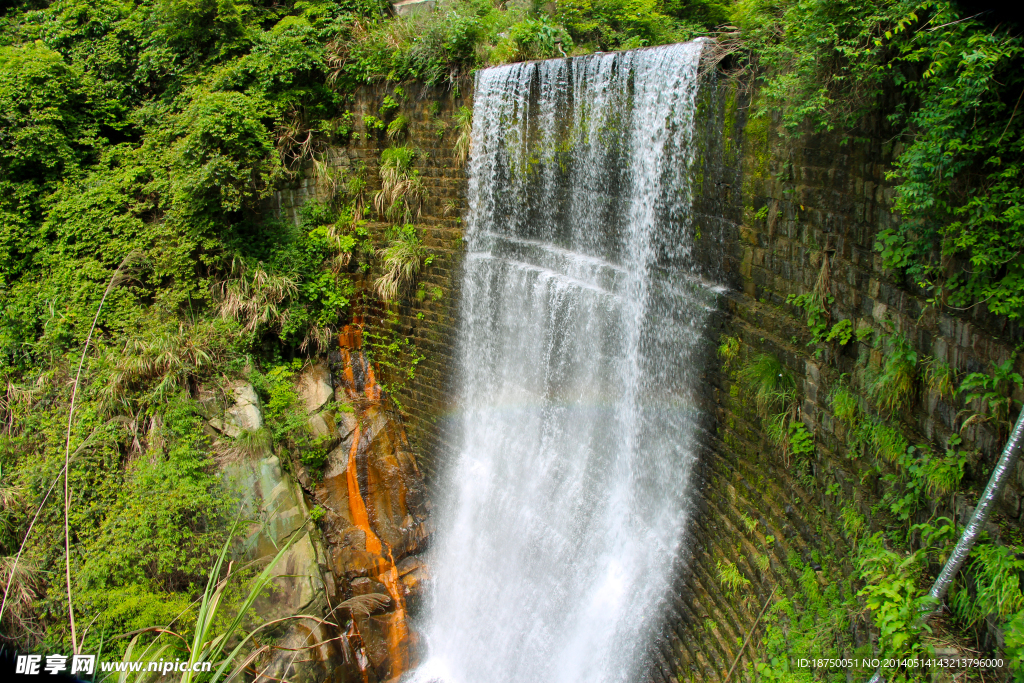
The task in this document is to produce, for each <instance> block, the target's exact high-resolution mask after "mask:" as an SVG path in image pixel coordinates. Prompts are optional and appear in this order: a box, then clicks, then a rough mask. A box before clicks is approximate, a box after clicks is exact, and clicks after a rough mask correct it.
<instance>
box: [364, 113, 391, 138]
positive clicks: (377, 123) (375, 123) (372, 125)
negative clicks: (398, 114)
mask: <svg viewBox="0 0 1024 683" xmlns="http://www.w3.org/2000/svg"><path fill="white" fill-rule="evenodd" d="M363 126H365V127H366V131H367V132H368V133H376V132H377V131H381V130H384V129H385V128H386V125H385V123H384V122H383V121H381V120H380V119H378V118H377V117H376V116H374V115H373V114H367V115H366V116H364V117H363Z"/></svg>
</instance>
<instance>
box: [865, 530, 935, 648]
mask: <svg viewBox="0 0 1024 683" xmlns="http://www.w3.org/2000/svg"><path fill="white" fill-rule="evenodd" d="M923 556H924V552H923V550H919V551H917V552H915V553H912V554H911V555H909V556H907V557H903V556H901V555H899V554H898V553H896V552H893V551H891V550H888V549H887V548H886V547H885V546H884V544H883V542H882V536H881V534H875V535H874V536H872V537H871V538H870V539H868V540H867V541H866V542H865V543H863V544H862V545H861V548H860V554H859V556H858V558H857V566H858V571H859V573H860V578H861V579H862V580H863V581H864V582H865V585H864V588H862V589H861V590H860V592H859V593H858V595H860V596H862V597H863V598H864V600H865V605H866V606H867V608H868V609H869V610H871V617H872V620H873V621H874V623H875V626H876V627H877V628H878V633H879V640H878V647H879V650H880V651H881V652H883V653H884V654H885V656H886V657H895V658H905V657H914V656H922V655H925V654H926V651H925V650H924V647H923V645H922V644H921V643H920V641H919V639H918V636H919V633H920V631H921V629H922V628H923V629H925V630H928V631H930V627H928V626H927V624H923V623H922V621H921V619H920V614H921V611H922V609H923V608H925V607H927V606H929V605H931V604H933V603H934V600H933V599H932V598H931V597H930V596H928V594H927V591H925V590H924V589H923V588H922V587H920V584H921V581H920V578H921V572H922V561H923Z"/></svg>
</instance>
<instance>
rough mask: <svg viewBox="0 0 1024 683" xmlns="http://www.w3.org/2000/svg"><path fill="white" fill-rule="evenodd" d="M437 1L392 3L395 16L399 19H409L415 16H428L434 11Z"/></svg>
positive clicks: (414, 0) (408, 0) (423, 0)
mask: <svg viewBox="0 0 1024 683" xmlns="http://www.w3.org/2000/svg"><path fill="white" fill-rule="evenodd" d="M435 5H437V0H401V2H395V3H392V4H391V6H392V7H393V8H394V10H395V15H396V16H399V17H410V16H413V15H415V14H430V13H431V12H433V11H434V6H435Z"/></svg>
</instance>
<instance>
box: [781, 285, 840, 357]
mask: <svg viewBox="0 0 1024 683" xmlns="http://www.w3.org/2000/svg"><path fill="white" fill-rule="evenodd" d="M834 301H835V297H834V296H832V295H831V294H829V295H827V296H825V297H822V296H821V295H819V294H818V293H817V292H808V293H806V294H790V295H789V296H788V297H786V303H787V304H792V305H794V306H796V307H797V308H801V309H803V310H804V312H805V313H806V314H807V327H808V329H810V331H811V341H810V342H808V346H813V345H814V344H820V343H822V342H823V341H825V340H826V339H827V338H828V337H829V325H828V323H829V313H828V310H827V308H826V307H827V306H830V305H831V304H832V303H833V302H834ZM829 341H831V339H829Z"/></svg>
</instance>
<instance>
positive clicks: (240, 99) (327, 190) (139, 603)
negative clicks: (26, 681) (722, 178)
mask: <svg viewBox="0 0 1024 683" xmlns="http://www.w3.org/2000/svg"><path fill="white" fill-rule="evenodd" d="M3 8H4V9H2V10H0V307H2V309H3V313H2V315H0V383H2V386H3V388H4V393H3V396H2V398H0V417H2V421H3V428H2V433H0V494H2V495H0V506H2V509H0V579H3V584H4V585H6V584H7V583H8V580H10V582H11V585H12V589H11V591H10V593H9V594H8V598H9V599H8V600H7V601H6V603H5V605H4V607H3V612H2V614H0V631H2V632H3V634H4V637H5V638H7V639H10V640H13V641H14V642H17V643H18V644H19V645H21V646H23V647H32V648H35V647H38V648H41V649H47V651H63V652H70V651H71V647H70V641H69V638H70V624H69V618H68V595H67V588H68V584H70V587H71V591H72V594H73V595H72V602H73V605H74V610H75V615H76V620H77V622H78V625H79V626H78V633H77V636H78V639H79V641H81V640H82V639H83V638H85V639H86V641H87V644H88V645H87V649H89V648H91V649H93V650H95V649H96V648H97V647H98V643H99V640H100V639H102V638H106V639H107V640H106V641H105V642H107V648H108V651H118V650H123V649H124V647H126V646H127V645H128V642H129V641H128V640H126V639H121V640H119V641H110V640H109V639H110V638H111V637H112V636H115V635H117V634H119V633H126V632H130V631H133V630H136V629H139V628H143V627H147V626H152V625H155V624H167V623H169V622H171V621H172V620H174V622H175V628H176V629H177V630H179V631H183V632H184V631H187V630H188V629H190V628H192V626H193V625H194V624H195V620H196V618H197V612H196V610H197V605H196V604H194V603H193V600H194V599H195V598H196V597H197V596H199V595H200V594H201V592H202V589H203V586H204V585H206V581H207V575H208V571H209V567H210V566H211V565H212V564H213V562H214V560H215V558H216V557H217V552H218V549H219V548H221V547H222V545H223V543H224V542H225V538H226V536H227V535H228V534H229V530H230V523H231V520H232V519H233V516H234V514H235V511H236V510H237V501H236V499H235V494H234V493H233V492H232V486H231V485H230V483H226V482H225V481H224V480H223V478H222V477H221V476H220V467H219V465H218V459H223V458H231V457H236V456H238V455H239V454H249V455H254V454H265V453H267V452H270V450H271V449H282V448H283V449H285V450H289V449H290V450H295V451H301V462H302V463H303V464H304V465H306V466H308V467H309V468H310V469H311V471H312V473H313V475H314V476H315V475H316V472H317V468H318V467H320V466H322V464H323V457H324V452H323V451H322V449H319V448H318V447H317V444H316V443H312V442H310V441H309V438H308V437H307V436H306V435H305V434H304V432H303V431H302V429H301V427H302V423H303V419H302V417H301V415H299V414H297V413H296V411H295V409H294V406H295V404H296V401H297V398H296V396H295V395H294V391H293V390H292V389H291V384H290V382H291V380H292V377H293V374H294V373H295V371H296V370H297V369H298V367H300V366H301V363H302V361H301V359H302V358H303V357H305V356H307V355H309V354H313V353H316V352H318V351H321V350H323V349H325V348H326V347H327V346H328V345H329V344H330V340H331V337H332V334H333V332H334V331H336V330H337V329H338V328H339V326H340V325H343V324H344V323H345V322H347V320H348V317H349V315H350V312H351V309H352V306H353V304H354V302H356V301H357V300H364V299H366V300H371V301H372V300H373V299H377V298H379V299H381V300H383V301H390V300H393V299H395V298H398V297H403V296H419V297H421V298H422V297H425V296H428V295H429V296H431V297H434V298H436V297H437V296H439V294H438V293H437V292H436V291H429V292H428V291H427V290H426V289H425V288H424V287H422V286H421V287H420V288H419V289H418V290H415V291H414V288H413V287H412V282H413V280H414V279H415V277H416V275H417V273H418V272H419V271H420V270H421V269H422V268H425V267H429V266H430V262H431V259H432V256H431V255H430V254H429V253H428V251H427V250H426V249H425V247H424V246H423V245H422V242H421V240H420V233H419V230H418V228H417V227H416V225H415V224H416V221H417V217H418V212H419V203H420V202H421V200H422V183H421V180H420V179H419V177H418V174H417V171H416V170H415V169H414V168H413V166H412V161H413V160H414V158H415V157H416V154H417V151H416V150H414V149H412V148H410V147H406V146H403V145H402V142H403V137H404V135H405V132H406V129H407V127H408V121H407V120H406V119H405V118H404V117H403V116H399V115H396V113H395V110H396V109H397V108H398V101H400V100H401V98H402V97H403V96H404V95H403V93H402V89H401V88H400V87H398V88H395V89H394V91H393V95H394V96H393V97H392V96H390V95H389V96H388V97H387V98H385V101H384V103H383V105H382V106H381V107H380V111H379V112H378V114H379V115H377V116H368V117H366V118H365V119H364V120H363V121H362V123H363V127H364V128H365V129H366V134H367V135H370V136H373V137H374V138H375V139H376V140H377V141H378V142H379V144H380V146H381V148H382V150H383V151H382V157H381V164H380V167H381V170H380V178H379V181H380V184H379V187H381V190H380V191H379V192H376V193H375V194H374V193H371V191H370V189H369V187H368V186H377V179H376V178H373V177H371V176H370V171H368V170H367V169H366V168H365V167H363V168H354V169H352V170H351V171H350V172H348V173H341V172H339V171H337V170H336V169H333V168H331V167H330V166H329V165H328V164H327V163H326V159H327V157H326V154H327V152H328V150H329V148H330V147H331V146H332V145H335V144H341V143H344V142H346V141H347V140H348V139H349V138H350V136H352V135H353V129H354V127H355V126H356V125H357V122H355V121H354V120H353V116H352V114H351V113H349V112H348V108H347V105H348V103H349V102H350V99H349V98H350V96H351V93H352V92H353V90H354V89H355V88H356V87H358V86H360V85H363V84H367V83H377V82H385V81H390V82H393V83H395V82H402V81H406V80H419V81H424V82H427V83H430V84H447V85H448V86H450V87H459V85H460V84H461V83H462V82H463V81H462V80H461V79H462V78H463V77H465V76H467V75H468V74H469V73H470V71H471V70H472V69H474V68H476V67H479V66H484V65H487V64H495V63H501V62H505V61H511V60H516V59H527V58H534V57H549V56H558V55H563V54H572V53H579V52H581V51H589V50H594V49H616V48H621V47H637V46H642V45H649V44H656V43H663V42H669V41H673V40H681V39H686V38H689V37H691V36H693V35H695V34H697V33H698V32H700V31H703V30H706V29H707V28H709V27H711V26H713V25H714V24H715V23H718V22H719V21H721V20H723V19H724V17H725V10H724V9H723V8H722V7H721V6H719V5H716V4H714V3H712V2H667V3H662V2H653V1H650V0H643V1H641V2H632V1H627V2H623V1H622V0H611V1H603V2H593V3H592V2H582V3H571V4H566V5H564V6H562V5H559V6H557V7H554V8H550V7H548V8H542V7H540V6H539V5H538V6H534V5H529V4H516V5H509V6H504V5H501V6H499V5H495V4H492V3H490V2H487V1H481V0H455V1H451V2H442V3H441V4H440V6H439V7H438V8H437V11H436V12H434V13H432V14H419V15H416V16H413V17H411V18H408V19H402V20H397V19H395V18H394V17H393V16H392V14H391V12H390V9H389V5H387V4H386V3H382V2H381V1H380V0H342V1H340V2H329V1H326V0H296V1H288V2H276V1H275V2H269V1H265V2H260V1H257V2H236V1H235V0H143V1H132V0H100V1H99V2H96V1H92V0H89V1H86V0H55V1H53V2H46V1H45V0H38V1H34V0H26V1H23V2H14V3H5V4H4V5H3ZM470 117H471V113H470V112H469V110H468V109H464V110H462V111H460V112H457V114H456V116H455V117H454V120H453V121H452V122H450V123H449V124H446V125H448V126H450V127H452V129H453V130H454V131H455V137H456V138H457V139H456V140H455V142H454V144H455V147H456V152H457V155H458V156H460V157H461V158H462V159H463V160H464V159H465V156H466V153H467V152H468V142H469V137H468V133H469V125H470ZM442 132H443V129H442ZM303 164H306V165H307V166H308V165H310V164H311V165H312V169H313V174H314V176H315V178H316V185H317V198H316V199H315V201H311V202H309V203H307V204H306V206H305V207H304V208H303V211H302V222H301V225H299V226H294V225H292V224H290V223H287V222H277V221H274V220H271V219H270V218H268V216H267V215H266V214H265V212H264V211H263V210H262V207H263V205H264V204H263V203H264V202H265V200H266V199H267V198H268V197H269V196H270V195H271V193H272V192H273V191H274V189H275V188H277V187H279V186H280V185H281V183H283V182H287V181H289V180H292V179H293V178H295V177H296V174H298V173H299V172H300V167H301V166H302V165H303ZM307 172H308V171H307ZM367 219H379V220H382V221H384V222H386V223H389V224H391V226H392V227H391V228H389V229H388V230H387V231H386V235H385V236H384V241H383V243H374V241H373V240H372V239H371V238H370V233H369V231H368V230H367V228H366V226H365V225H364V221H365V220H367ZM104 297H105V298H104ZM101 301H102V306H101V305H100V304H101ZM94 318H95V320H96V325H95V330H94V332H93V335H92V337H91V339H90V341H89V345H88V347H87V348H86V352H85V354H84V356H82V353H83V347H84V345H85V343H86V339H87V337H89V332H90V329H91V328H92V326H93V320H94ZM367 341H368V343H369V346H370V348H371V351H373V352H374V353H376V354H377V356H378V361H379V362H380V363H381V364H382V367H383V368H384V369H385V373H384V374H385V377H383V378H382V380H383V381H384V384H385V386H391V387H394V386H397V385H400V384H401V383H402V382H403V381H407V380H408V379H409V377H410V376H411V374H412V373H413V372H414V369H415V365H416V363H418V362H419V360H421V359H422V355H421V354H419V353H418V352H417V351H416V349H415V347H413V346H411V345H410V344H409V340H407V339H404V338H399V337H398V336H397V335H395V334H394V333H392V332H390V331H388V330H387V329H384V330H379V331H378V330H368V333H367ZM80 356H81V357H82V358H84V363H83V367H82V373H81V376H80V378H79V377H77V371H78V362H79V357H80ZM237 377H245V378H247V379H248V380H249V381H250V382H251V383H252V384H253V385H254V386H255V388H256V390H257V391H258V392H259V394H260V395H261V397H262V399H263V403H264V413H265V418H266V422H267V424H266V427H265V428H264V429H262V430H259V431H258V432H253V433H245V434H243V435H241V436H240V437H238V438H236V439H234V440H228V441H225V440H224V439H214V438H212V437H211V436H210V435H209V434H208V433H206V432H204V430H203V428H202V427H203V420H202V417H201V415H200V411H201V407H200V406H199V405H198V403H197V402H196V400H195V399H196V397H197V391H198V389H199V388H200V387H203V388H204V389H205V390H211V389H212V390H216V389H217V387H218V386H219V385H221V384H223V382H224V381H225V379H230V378H237ZM73 392H74V395H75V409H74V416H73V419H72V421H71V431H70V435H68V434H67V433H66V429H67V425H68V413H69V410H70V409H71V400H72V394H73ZM66 455H67V458H68V461H69V464H70V466H69V478H68V489H69V500H68V502H69V505H68V506H67V507H68V510H69V513H68V514H69V520H68V521H69V524H68V528H69V538H68V541H69V543H68V547H69V552H67V553H65V543H64V509H65V505H64V496H63V488H64V487H63V477H62V473H63V468H64V460H65V456H66ZM37 513H38V516H37ZM30 529H31V530H30ZM23 542H24V543H23ZM65 567H67V570H68V573H69V574H70V577H69V578H68V579H67V581H65ZM83 634H84V635H83Z"/></svg>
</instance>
